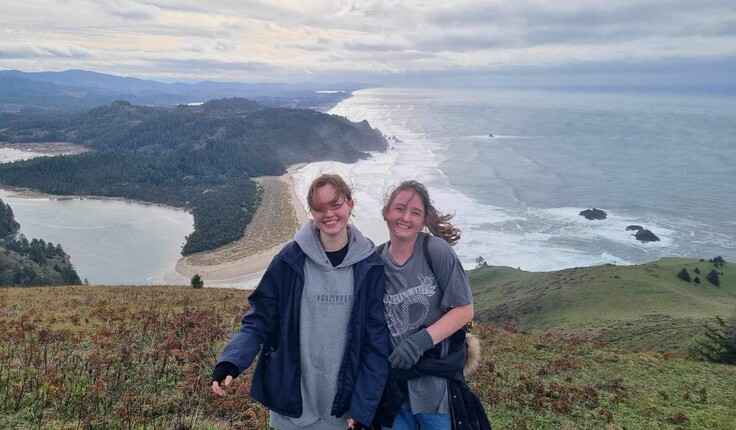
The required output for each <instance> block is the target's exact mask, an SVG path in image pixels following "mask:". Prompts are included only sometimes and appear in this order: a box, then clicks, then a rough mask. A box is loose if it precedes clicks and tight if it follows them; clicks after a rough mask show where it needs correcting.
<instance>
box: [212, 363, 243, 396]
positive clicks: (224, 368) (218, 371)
mask: <svg viewBox="0 0 736 430" xmlns="http://www.w3.org/2000/svg"><path fill="white" fill-rule="evenodd" d="M236 376H238V368H237V366H235V365H234V364H232V363H229V362H227V361H225V362H222V363H219V364H218V365H217V366H215V370H214V371H212V391H213V392H214V393H215V394H217V395H218V396H224V395H225V390H224V389H223V388H224V387H227V386H228V385H230V383H231V382H233V379H234V378H235V377H236Z"/></svg>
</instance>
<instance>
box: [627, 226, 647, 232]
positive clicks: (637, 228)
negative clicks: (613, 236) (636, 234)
mask: <svg viewBox="0 0 736 430" xmlns="http://www.w3.org/2000/svg"><path fill="white" fill-rule="evenodd" d="M643 228H644V227H642V226H640V225H630V226H628V227H626V231H639V230H642V229H643Z"/></svg>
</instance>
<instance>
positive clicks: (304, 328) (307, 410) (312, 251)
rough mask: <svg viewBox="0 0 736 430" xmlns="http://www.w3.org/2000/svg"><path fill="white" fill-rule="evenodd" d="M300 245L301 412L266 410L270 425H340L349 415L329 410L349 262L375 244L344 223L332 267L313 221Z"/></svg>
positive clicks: (347, 308) (299, 236)
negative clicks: (342, 246)
mask: <svg viewBox="0 0 736 430" xmlns="http://www.w3.org/2000/svg"><path fill="white" fill-rule="evenodd" d="M294 241H295V242H296V243H297V245H299V247H300V248H301V249H302V250H303V251H304V253H305V254H306V256H307V258H306V260H305V263H304V292H303V294H302V301H301V309H300V313H299V315H300V318H299V350H300V355H301V390H302V405H303V412H302V415H301V416H300V417H299V418H290V417H286V416H283V415H279V414H277V413H273V412H272V413H271V423H270V425H271V427H274V428H277V429H281V430H294V429H314V430H317V429H320V430H322V429H324V430H330V429H335V430H345V428H347V418H348V417H339V418H338V417H334V416H331V415H330V412H331V410H332V402H333V400H334V398H335V394H336V393H337V376H338V373H339V372H340V366H341V364H342V359H343V355H344V353H345V348H346V342H347V331H348V323H349V321H350V315H351V311H352V306H353V289H354V285H353V264H355V263H357V262H359V261H361V260H364V259H366V258H368V256H370V255H371V254H372V253H373V250H374V245H373V242H371V241H370V240H369V239H367V238H366V237H365V236H363V234H362V233H360V231H358V229H356V228H355V227H348V252H347V255H345V259H343V261H342V263H340V264H339V265H338V266H337V267H332V264H331V263H330V260H329V259H328V258H327V254H325V250H324V248H323V247H322V243H321V242H320V240H319V230H318V229H317V227H316V226H315V225H314V222H313V221H311V220H310V221H309V222H308V223H307V224H305V225H304V226H302V228H301V229H300V230H299V231H298V232H297V233H296V236H295V237H294Z"/></svg>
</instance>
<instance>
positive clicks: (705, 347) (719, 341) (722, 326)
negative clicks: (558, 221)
mask: <svg viewBox="0 0 736 430" xmlns="http://www.w3.org/2000/svg"><path fill="white" fill-rule="evenodd" d="M704 335H705V339H703V340H699V341H697V342H696V345H697V346H696V347H695V353H696V355H699V356H701V357H702V358H704V359H706V360H708V361H712V362H714V363H725V364H736V311H735V312H734V314H733V315H732V316H731V317H730V318H729V319H728V320H724V319H723V318H721V317H716V325H715V326H710V325H706V326H705V333H704Z"/></svg>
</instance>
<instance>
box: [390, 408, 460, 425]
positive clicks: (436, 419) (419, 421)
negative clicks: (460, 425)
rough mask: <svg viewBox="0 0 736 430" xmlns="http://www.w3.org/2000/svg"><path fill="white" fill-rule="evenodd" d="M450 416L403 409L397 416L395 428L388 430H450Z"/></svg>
mask: <svg viewBox="0 0 736 430" xmlns="http://www.w3.org/2000/svg"><path fill="white" fill-rule="evenodd" d="M450 424H451V423H450V414H416V415H412V413H411V409H402V410H400V411H399V414H398V415H396V419H395V420H394V426H393V427H391V428H389V427H384V429H386V430H419V429H421V430H450V428H451V425H450Z"/></svg>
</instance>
